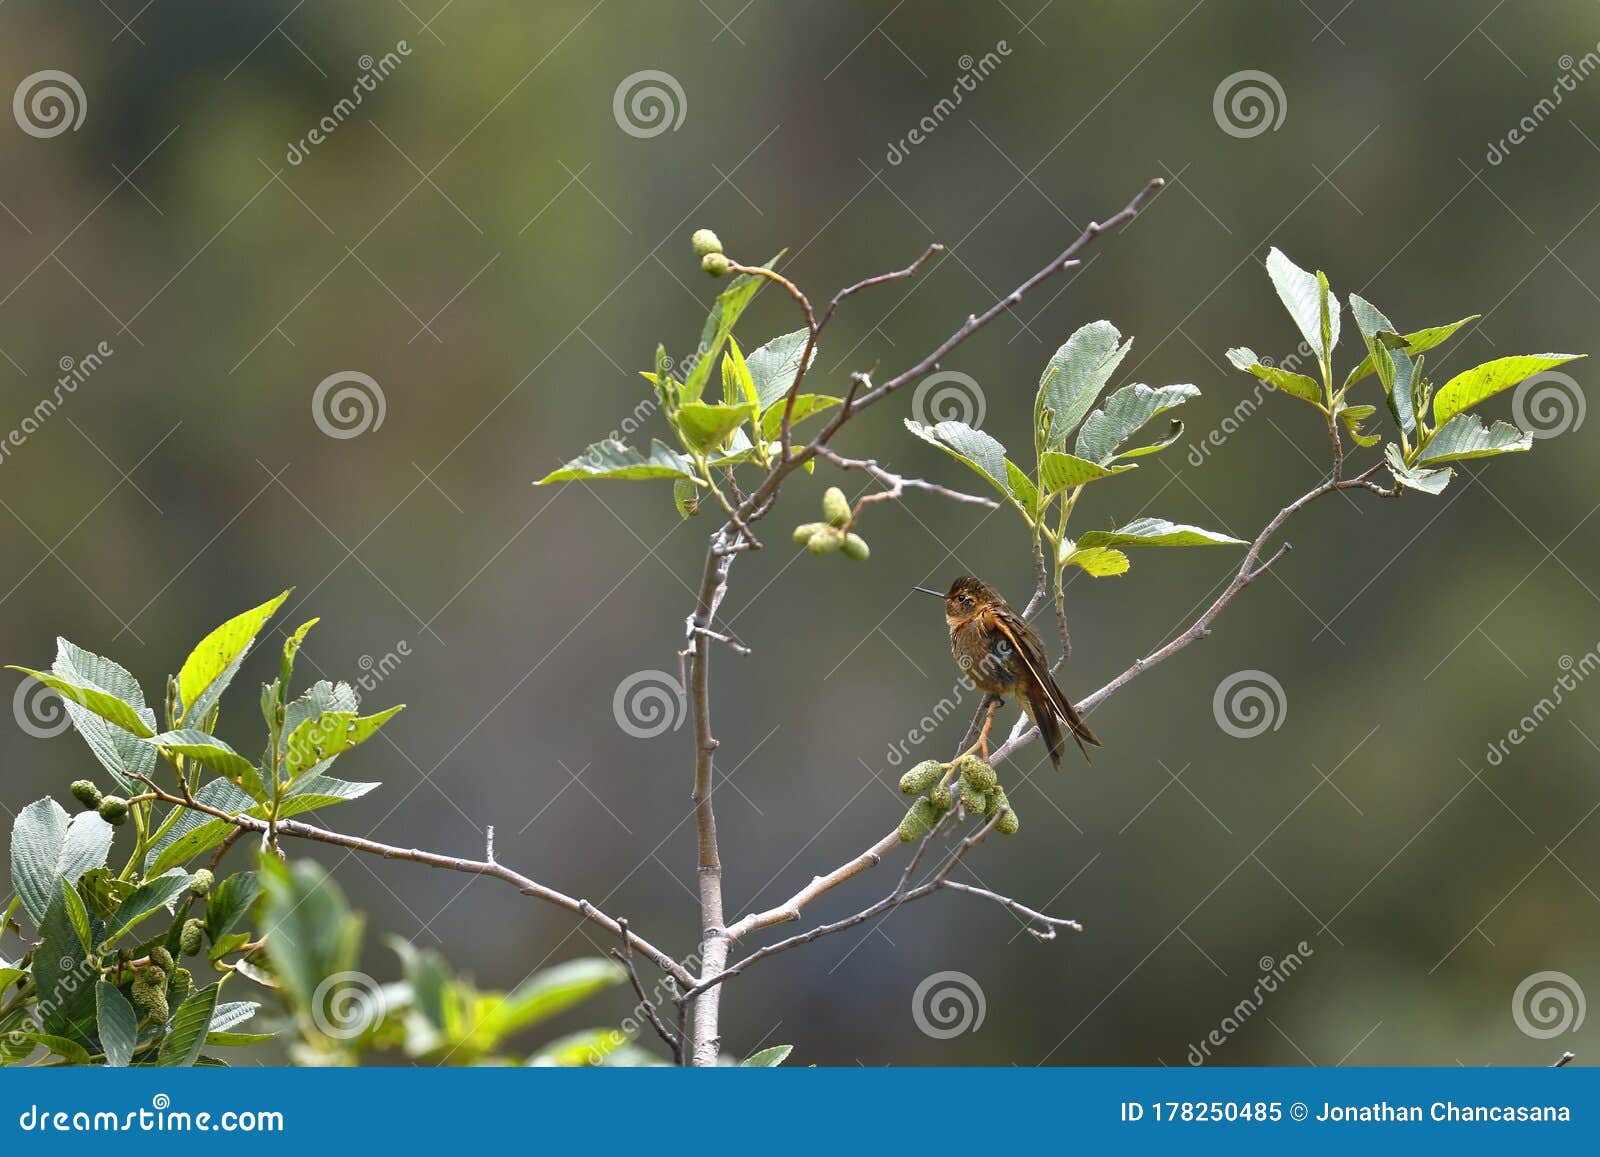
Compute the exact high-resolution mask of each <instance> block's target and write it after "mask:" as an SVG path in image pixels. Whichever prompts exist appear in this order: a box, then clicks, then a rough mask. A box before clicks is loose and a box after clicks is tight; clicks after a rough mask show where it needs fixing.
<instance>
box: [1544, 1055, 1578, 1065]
mask: <svg viewBox="0 0 1600 1157" xmlns="http://www.w3.org/2000/svg"><path fill="white" fill-rule="evenodd" d="M1577 1059H1578V1054H1577V1053H1562V1054H1561V1056H1560V1057H1558V1058H1557V1059H1556V1063H1555V1064H1553V1065H1551V1066H1550V1067H1551V1068H1552V1069H1564V1068H1566V1067H1567V1066H1568V1065H1570V1064H1571V1063H1572V1062H1573V1061H1575V1060H1577Z"/></svg>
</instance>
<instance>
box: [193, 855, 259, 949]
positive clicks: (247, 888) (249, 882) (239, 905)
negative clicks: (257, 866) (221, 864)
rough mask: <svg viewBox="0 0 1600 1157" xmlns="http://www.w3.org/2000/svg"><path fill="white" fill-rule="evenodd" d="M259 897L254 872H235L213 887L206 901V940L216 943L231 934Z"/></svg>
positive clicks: (257, 882)
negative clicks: (240, 918)
mask: <svg viewBox="0 0 1600 1157" xmlns="http://www.w3.org/2000/svg"><path fill="white" fill-rule="evenodd" d="M259 895H261V883H260V881H258V880H257V879H256V874H255V873H254V872H235V873H234V874H233V875H231V876H228V877H226V878H225V879H223V880H222V881H221V882H220V883H218V884H217V885H216V886H215V887H213V888H212V890H211V895H210V897H208V898H207V900H206V916H205V920H206V939H207V940H210V941H211V942H212V943H216V942H217V941H219V940H221V939H222V938H223V937H224V936H226V935H227V934H228V933H229V932H231V931H232V930H233V926H234V925H235V924H237V923H238V922H239V917H241V916H243V915H244V914H245V913H246V912H247V911H249V909H250V905H251V904H254V903H255V901H256V897H257V896H259Z"/></svg>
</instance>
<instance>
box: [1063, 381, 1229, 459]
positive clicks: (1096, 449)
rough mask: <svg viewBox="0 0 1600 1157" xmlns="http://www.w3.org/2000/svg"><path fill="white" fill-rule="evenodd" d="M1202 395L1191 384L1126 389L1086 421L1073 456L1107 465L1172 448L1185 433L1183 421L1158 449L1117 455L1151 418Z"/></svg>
mask: <svg viewBox="0 0 1600 1157" xmlns="http://www.w3.org/2000/svg"><path fill="white" fill-rule="evenodd" d="M1199 396H1200V391H1199V390H1198V389H1197V388H1196V387H1194V386H1191V385H1176V386H1162V387H1161V388H1160V389H1159V390H1154V389H1151V388H1150V387H1149V386H1147V385H1144V384H1143V383H1141V382H1135V383H1134V384H1133V385H1131V386H1123V387H1122V388H1121V389H1119V390H1115V391H1113V392H1112V394H1111V395H1110V396H1109V397H1108V398H1106V402H1105V405H1104V406H1102V407H1101V408H1100V409H1098V410H1095V411H1094V412H1093V413H1091V414H1090V415H1089V416H1088V417H1087V418H1085V419H1084V420H1083V427H1082V429H1080V430H1079V431H1078V440H1077V442H1076V443H1075V444H1074V445H1073V448H1072V449H1073V453H1075V454H1076V455H1077V456H1078V457H1079V458H1084V459H1087V460H1088V461H1090V462H1098V463H1100V464H1101V465H1102V466H1103V465H1105V464H1106V463H1108V462H1110V461H1111V460H1112V459H1113V458H1117V457H1138V456H1139V455H1141V454H1148V453H1150V452H1152V451H1153V450H1157V449H1160V448H1162V447H1164V446H1169V445H1171V444H1172V443H1173V442H1174V441H1176V440H1177V438H1178V435H1179V434H1181V433H1182V432H1183V424H1182V423H1181V422H1179V423H1174V425H1175V426H1176V429H1175V430H1173V431H1172V432H1171V435H1170V436H1169V437H1168V438H1167V439H1166V440H1165V441H1162V442H1159V443H1156V444H1155V445H1154V446H1145V447H1140V448H1139V449H1135V450H1130V451H1127V452H1126V453H1124V454H1118V453H1117V449H1118V447H1120V446H1121V445H1122V444H1123V443H1124V442H1126V441H1127V440H1128V439H1129V438H1131V437H1132V436H1133V435H1134V434H1135V433H1137V432H1138V430H1139V428H1140V427H1142V426H1143V425H1144V424H1145V423H1146V422H1148V421H1149V420H1150V419H1151V418H1154V417H1155V416H1156V415H1157V414H1162V413H1165V412H1166V411H1168V410H1170V409H1172V408H1173V407H1174V406H1181V405H1183V404H1184V403H1185V402H1187V401H1188V400H1189V399H1190V398H1198V397H1199Z"/></svg>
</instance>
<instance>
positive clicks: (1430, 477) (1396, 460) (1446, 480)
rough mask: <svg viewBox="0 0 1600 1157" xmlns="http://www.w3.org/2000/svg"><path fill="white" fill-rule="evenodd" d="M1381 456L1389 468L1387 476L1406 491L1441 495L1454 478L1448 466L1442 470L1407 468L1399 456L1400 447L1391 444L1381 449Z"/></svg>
mask: <svg viewBox="0 0 1600 1157" xmlns="http://www.w3.org/2000/svg"><path fill="white" fill-rule="evenodd" d="M1383 456H1384V459H1385V460H1386V461H1387V463H1388V466H1389V476H1390V477H1391V478H1393V479H1394V480H1395V484H1396V485H1397V486H1404V487H1405V488H1406V489H1408V490H1419V491H1421V492H1422V493H1424V494H1433V495H1438V494H1442V493H1444V488H1445V487H1446V486H1448V485H1450V479H1451V478H1453V477H1454V476H1455V471H1454V470H1451V469H1450V468H1449V467H1448V466H1447V467H1445V468H1444V469H1443V470H1426V469H1415V468H1413V467H1410V466H1407V465H1406V463H1405V459H1404V458H1402V457H1401V455H1400V447H1398V446H1396V445H1395V444H1394V443H1393V442H1390V443H1389V444H1388V445H1387V446H1385V447H1384V448H1383Z"/></svg>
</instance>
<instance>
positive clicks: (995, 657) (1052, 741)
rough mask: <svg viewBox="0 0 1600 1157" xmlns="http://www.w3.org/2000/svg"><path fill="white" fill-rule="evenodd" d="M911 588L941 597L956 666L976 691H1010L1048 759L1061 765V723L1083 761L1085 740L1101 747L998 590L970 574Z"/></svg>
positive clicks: (1034, 636)
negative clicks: (940, 587) (943, 584)
mask: <svg viewBox="0 0 1600 1157" xmlns="http://www.w3.org/2000/svg"><path fill="white" fill-rule="evenodd" d="M911 589H912V590H916V591H921V592H922V593H923V594H925V595H933V596H934V597H935V598H940V599H943V600H944V618H945V623H946V625H948V626H949V628H950V652H951V654H953V655H954V656H955V659H956V665H957V666H958V667H960V668H961V669H962V670H964V671H966V672H967V673H968V674H969V675H971V676H972V681H973V682H974V683H975V684H976V685H977V686H978V689H979V690H981V691H984V692H986V693H987V694H989V695H993V696H996V697H998V698H1003V697H1005V696H1007V695H1009V696H1011V697H1012V698H1014V699H1015V700H1016V701H1017V703H1018V705H1019V706H1021V708H1022V709H1023V711H1025V712H1027V715H1028V718H1029V719H1031V720H1033V722H1034V724H1035V725H1036V726H1037V727H1038V728H1039V734H1040V735H1042V736H1044V741H1045V746H1046V748H1048V750H1049V752H1050V762H1051V763H1053V764H1054V765H1055V766H1056V767H1058V768H1059V767H1060V766H1061V753H1062V752H1063V751H1065V750H1066V741H1065V736H1064V735H1063V734H1062V727H1061V725H1062V723H1065V724H1066V725H1067V728H1068V729H1069V730H1070V731H1071V732H1072V738H1073V739H1074V740H1076V741H1077V744H1078V750H1080V751H1082V752H1083V757H1084V759H1086V760H1087V759H1089V749H1088V748H1087V747H1085V746H1084V744H1085V743H1090V744H1093V745H1094V746H1095V747H1099V746H1100V741H1099V740H1098V739H1096V738H1095V735H1094V732H1092V731H1090V730H1089V725H1088V724H1087V723H1085V722H1084V721H1083V718H1082V717H1081V716H1080V715H1079V714H1078V712H1077V710H1076V709H1075V708H1074V707H1073V706H1072V700H1070V699H1068V698H1067V697H1066V695H1065V694H1064V693H1063V692H1062V690H1061V688H1060V687H1058V686H1057V685H1056V681H1055V679H1054V678H1052V677H1051V674H1050V663H1049V661H1048V660H1047V659H1046V658H1045V653H1044V645H1043V644H1042V643H1040V642H1039V636H1038V634H1037V633H1035V631H1034V629H1033V628H1032V627H1030V626H1029V625H1028V623H1027V620H1025V619H1024V618H1023V617H1022V616H1021V615H1019V614H1017V612H1016V611H1014V610H1012V609H1011V604H1010V603H1008V602H1006V600H1005V597H1004V596H1003V595H1001V594H1000V592H999V591H997V590H995V589H994V588H993V587H992V586H990V585H989V584H988V583H986V582H984V581H983V580H982V579H977V578H973V577H972V576H971V575H962V576H961V577H960V578H958V579H956V581H955V582H954V583H952V584H951V585H950V590H949V591H948V592H946V593H944V594H940V593H939V592H938V591H936V590H930V589H929V588H927V587H912V588H911ZM993 720H994V713H993V711H991V712H990V714H989V718H988V719H987V720H985V722H984V726H983V732H982V734H981V735H980V736H979V743H980V745H981V746H982V748H983V750H984V752H985V754H987V752H988V736H989V725H990V723H992V722H993ZM1090 762H1093V761H1092V760H1091V761H1090Z"/></svg>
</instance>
